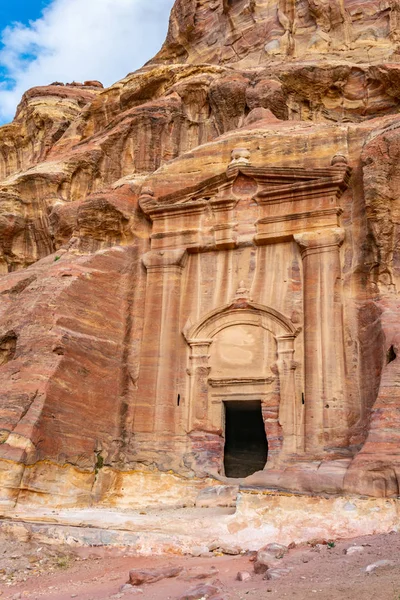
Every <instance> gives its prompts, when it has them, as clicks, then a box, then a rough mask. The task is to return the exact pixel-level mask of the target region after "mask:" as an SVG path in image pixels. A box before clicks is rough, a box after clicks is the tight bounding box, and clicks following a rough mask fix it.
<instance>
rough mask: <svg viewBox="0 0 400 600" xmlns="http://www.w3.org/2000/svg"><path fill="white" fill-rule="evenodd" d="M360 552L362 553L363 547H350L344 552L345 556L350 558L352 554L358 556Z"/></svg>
mask: <svg viewBox="0 0 400 600" xmlns="http://www.w3.org/2000/svg"><path fill="white" fill-rule="evenodd" d="M361 552H364V547H363V546H350V548H347V550H345V554H347V555H348V556H351V555H352V554H360V553H361Z"/></svg>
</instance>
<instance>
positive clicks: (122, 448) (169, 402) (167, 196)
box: [0, 0, 400, 506]
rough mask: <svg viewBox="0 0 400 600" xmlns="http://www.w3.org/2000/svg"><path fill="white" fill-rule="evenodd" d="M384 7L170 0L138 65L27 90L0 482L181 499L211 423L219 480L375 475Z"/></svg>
mask: <svg viewBox="0 0 400 600" xmlns="http://www.w3.org/2000/svg"><path fill="white" fill-rule="evenodd" d="M399 10H400V9H399V5H398V2H396V1H393V2H384V3H382V2H379V3H378V2H374V1H372V0H371V1H369V2H363V3H360V2H355V1H353V0H345V1H344V2H333V3H332V2H331V3H327V2H324V1H321V2H320V1H318V2H317V1H316V0H315V1H314V0H313V1H312V2H310V1H309V2H306V1H304V2H296V3H294V2H287V1H286V2H271V1H270V0H250V1H249V0H232V1H229V0H224V1H222V0H221V1H219V0H215V1H214V0H212V1H211V0H210V1H207V2H201V3H198V2H194V1H192V0H178V1H177V2H176V3H175V6H174V8H173V11H172V15H171V21H170V28H169V33H168V36H167V40H166V42H165V44H164V46H163V48H162V49H161V51H160V52H159V54H158V55H157V56H156V57H155V59H153V60H152V61H150V63H148V64H147V65H146V66H145V67H143V69H141V70H139V71H137V72H136V73H133V74H130V75H128V76H127V77H126V78H125V79H123V80H122V81H120V82H118V83H116V84H115V85H113V86H111V87H110V88H108V89H103V88H102V87H101V84H99V83H98V82H86V84H82V85H81V84H73V85H72V84H70V85H67V86H64V85H60V84H52V85H50V86H48V87H45V88H35V89H33V90H30V91H29V92H27V93H26V94H25V96H24V98H23V100H22V102H21V104H20V106H19V108H18V111H17V115H16V117H15V120H14V121H13V123H11V124H10V125H6V126H4V127H2V128H0V174H1V179H2V181H1V183H0V232H1V233H0V270H1V273H2V275H1V278H0V295H1V302H0V377H1V389H0V500H1V502H2V503H3V504H6V505H14V504H16V503H17V504H35V503H48V504H53V505H57V506H59V505H67V506H75V505H87V504H90V503H93V502H96V503H103V504H108V505H119V506H126V505H129V502H130V498H132V497H135V499H136V498H137V485H138V482H140V486H142V487H141V489H143V498H144V500H143V502H144V503H146V502H148V498H149V493H150V492H149V490H153V491H155V490H157V489H159V490H160V503H164V504H165V503H168V502H170V503H181V504H192V503H194V502H195V498H196V494H197V493H198V492H199V491H200V489H201V488H202V487H207V486H210V485H213V484H215V483H216V482H217V480H222V481H223V482H224V481H228V482H230V481H231V479H232V478H233V479H235V474H234V473H229V472H228V471H229V469H228V466H227V465H228V463H227V456H226V454H227V448H228V441H227V440H228V437H232V440H231V442H232V443H233V447H234V448H235V447H236V448H237V451H238V456H237V461H240V460H244V461H245V467H246V468H247V467H248V468H249V469H250V473H252V474H250V475H249V477H242V476H239V477H237V478H236V479H238V480H239V481H238V482H235V483H240V485H242V487H249V488H256V489H257V488H263V489H269V488H277V489H283V490H288V491H292V492H304V493H328V494H343V493H352V494H361V495H367V496H378V497H395V496H397V495H399V480H400V459H399V452H398V441H399V435H400V422H399V415H400V395H399V392H398V389H399V385H400V383H399V377H400V375H399V373H400V371H399V364H400V363H398V360H399V359H398V358H397V355H398V351H399V349H400V342H399V334H400V330H399V325H398V315H399V310H400V303H399V299H398V292H397V290H398V286H399V264H400V263H399V253H398V240H399V231H398V229H399V225H398V222H399V219H398V212H399V206H400V204H399V202H400V200H399V192H398V188H399V186H398V181H399V177H400V173H399V167H398V165H399V160H398V155H399V152H400V144H399V139H400V138H399V133H398V132H399V127H400V117H399V116H398V115H399V108H400V70H399V66H398V63H397V62H396V58H397V54H398V36H399V34H400V25H399V23H398V15H399ZM253 418H254V419H255V420H254V423H253V421H252V420H251V419H253ZM257 419H258V421H257ZM229 423H234V424H235V423H239V424H241V426H239V427H238V426H237V425H236V429H235V425H232V428H231V425H229ZM252 423H253V424H252ZM257 423H258V424H259V423H261V424H262V432H261V434H259V433H257V435H256V433H255V432H256V430H257V431H258V429H257V427H258V425H257ZM259 435H261V436H264V444H265V443H266V444H267V445H268V458H267V462H266V464H265V468H264V469H262V470H261V471H260V470H257V469H258V467H256V466H254V468H253V470H252V469H251V461H252V460H253V458H251V457H252V456H253V457H254V456H255V455H254V452H256V451H257V444H258V443H259V442H260V440H261V438H260V437H257V436H259ZM235 445H236V446H235ZM246 461H247V462H246ZM256 464H258V463H257V461H255V462H254V465H256ZM253 471H257V472H255V473H253ZM227 475H228V477H226V476H227ZM146 486H147V487H146ZM161 490H162V494H161ZM161 496H162V498H161ZM135 502H136V500H135Z"/></svg>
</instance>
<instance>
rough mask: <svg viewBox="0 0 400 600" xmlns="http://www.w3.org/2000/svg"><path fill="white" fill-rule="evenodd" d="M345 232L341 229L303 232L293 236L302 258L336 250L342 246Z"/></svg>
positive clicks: (333, 228)
mask: <svg viewBox="0 0 400 600" xmlns="http://www.w3.org/2000/svg"><path fill="white" fill-rule="evenodd" d="M344 236H345V232H344V229H342V228H341V227H332V228H330V229H317V230H316V231H305V232H304V233H296V234H295V235H294V240H295V242H297V243H298V245H299V246H300V249H301V254H302V256H303V257H304V256H307V255H308V254H314V253H315V254H318V253H319V252H323V251H329V250H332V249H338V248H340V246H341V245H342V244H343V241H344Z"/></svg>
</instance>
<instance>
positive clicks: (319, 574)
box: [0, 533, 400, 600]
mask: <svg viewBox="0 0 400 600" xmlns="http://www.w3.org/2000/svg"><path fill="white" fill-rule="evenodd" d="M319 542H322V540H320V541H319ZM354 545H357V546H361V547H362V549H361V550H360V549H359V550H358V551H357V552H355V553H354V554H346V550H347V549H348V548H349V547H351V546H354ZM382 560H388V561H391V564H389V565H386V566H383V567H380V568H378V569H376V570H375V571H374V572H373V573H371V574H369V573H366V572H365V568H366V567H367V566H368V565H370V564H372V563H375V562H376V561H382ZM177 565H178V566H182V567H183V569H184V570H183V571H182V573H181V575H180V576H179V577H177V578H173V579H164V580H162V581H159V582H156V583H152V584H147V585H142V586H140V587H139V588H135V590H132V589H131V590H130V591H126V592H121V591H120V589H121V586H122V585H123V584H125V583H126V582H127V581H128V575H129V570H130V569H138V568H145V569H149V568H150V569H158V568H163V567H167V566H177ZM278 566H279V568H284V569H290V570H289V571H288V572H287V573H286V574H283V575H282V576H281V577H280V578H279V579H274V580H264V579H263V575H256V574H254V569H253V567H254V556H253V555H251V554H248V555H240V556H229V555H224V556H211V557H207V558H201V557H200V558H192V557H185V556H184V557H172V556H164V557H154V558H152V557H134V556H126V555H124V553H123V551H121V550H118V549H115V548H114V549H107V548H79V549H73V550H72V549H71V548H70V547H69V546H46V545H40V544H39V543H38V542H36V541H35V542H33V541H29V540H28V541H25V542H17V541H12V540H11V539H9V538H7V537H6V536H4V535H3V536H2V537H0V599H1V600H22V599H27V600H34V599H37V600H67V599H68V600H69V599H70V598H76V599H77V600H109V599H111V598H112V599H114V598H122V599H124V600H129V599H130V598H142V599H143V600H168V599H171V600H175V599H177V598H180V597H181V596H182V595H184V594H185V593H186V592H187V591H188V590H190V589H191V588H193V587H194V586H196V585H198V584H199V583H213V582H215V583H216V585H217V587H219V588H220V590H221V593H220V597H221V598H223V599H226V600H239V599H240V600H261V599H262V600H265V599H268V598H271V600H273V599H276V600H278V599H279V600H281V599H282V598H288V599H296V600H314V599H315V600H328V599H329V600H339V599H340V600H400V534H397V533H391V534H387V535H378V536H368V537H362V538H357V539H354V540H346V541H337V540H336V541H334V542H331V544H330V545H328V544H326V543H325V541H324V543H318V541H314V542H312V543H310V544H305V545H301V546H298V547H295V548H293V549H291V550H290V551H289V552H288V553H287V554H286V555H285V556H284V557H283V558H282V559H280V560H279V565H278ZM239 571H248V572H249V573H251V578H250V579H249V580H247V581H244V582H240V581H237V580H236V575H237V573H238V572H239ZM201 577H204V579H200V578H201Z"/></svg>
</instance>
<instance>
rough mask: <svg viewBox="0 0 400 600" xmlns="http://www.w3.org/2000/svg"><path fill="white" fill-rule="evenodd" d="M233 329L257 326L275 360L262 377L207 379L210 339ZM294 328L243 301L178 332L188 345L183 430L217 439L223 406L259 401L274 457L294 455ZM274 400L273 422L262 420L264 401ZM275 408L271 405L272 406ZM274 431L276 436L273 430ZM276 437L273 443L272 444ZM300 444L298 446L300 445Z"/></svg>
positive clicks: (298, 418)
mask: <svg viewBox="0 0 400 600" xmlns="http://www.w3.org/2000/svg"><path fill="white" fill-rule="evenodd" d="M236 325H250V326H254V327H262V328H263V329H265V330H266V331H268V332H269V333H270V334H272V336H273V338H274V340H275V344H276V361H275V363H273V364H272V365H265V373H264V374H263V375H262V377H251V376H249V377H245V378H243V377H238V378H234V377H233V378H232V377H226V378H224V377H213V374H212V372H211V366H210V348H211V345H212V343H213V341H214V338H215V336H216V335H217V334H218V333H219V332H220V331H222V330H223V329H225V328H228V327H232V326H236ZM300 331H301V330H300V329H299V328H298V327H296V326H295V325H294V324H293V323H292V321H291V320H290V319H288V318H287V317H286V316H285V315H283V314H282V313H280V312H278V311H277V310H275V309H273V308H271V307H268V306H264V305H261V304H256V303H254V302H251V301H249V300H242V301H240V302H233V303H231V304H227V305H225V306H222V307H220V308H217V309H215V310H213V311H211V312H209V313H207V314H206V315H205V316H204V317H203V318H202V319H201V320H200V321H199V322H198V323H196V324H195V325H193V326H190V327H188V328H187V329H186V330H185V331H184V332H183V333H184V336H185V339H186V342H187V344H188V346H189V368H188V375H189V410H188V417H187V419H188V423H187V431H188V432H191V431H195V430H205V431H208V432H211V433H215V434H217V435H220V436H223V434H224V431H223V429H224V423H223V416H222V412H223V402H224V401H228V400H232V401H233V400H235V398H236V399H238V400H239V399H242V400H246V399H248V400H254V399H257V400H261V403H262V406H263V409H264V407H265V411H264V410H263V416H264V424H265V432H266V436H267V439H268V440H272V439H275V438H276V439H277V443H276V445H275V451H276V452H275V454H281V453H282V451H283V452H284V453H296V452H298V451H299V438H301V441H302V439H303V432H302V430H301V427H302V406H301V397H300V398H297V397H296V367H297V363H296V362H295V360H294V354H295V340H296V337H297V336H298V334H299V333H300ZM273 395H274V396H275V398H278V405H279V410H278V414H277V416H276V418H275V423H274V419H273V418H270V419H269V418H268V408H270V406H269V403H268V397H271V396H273ZM275 404H276V402H275ZM279 427H280V431H281V436H279V435H278V432H277V429H278V428H279ZM278 438H279V440H278ZM300 443H301V442H300Z"/></svg>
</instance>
